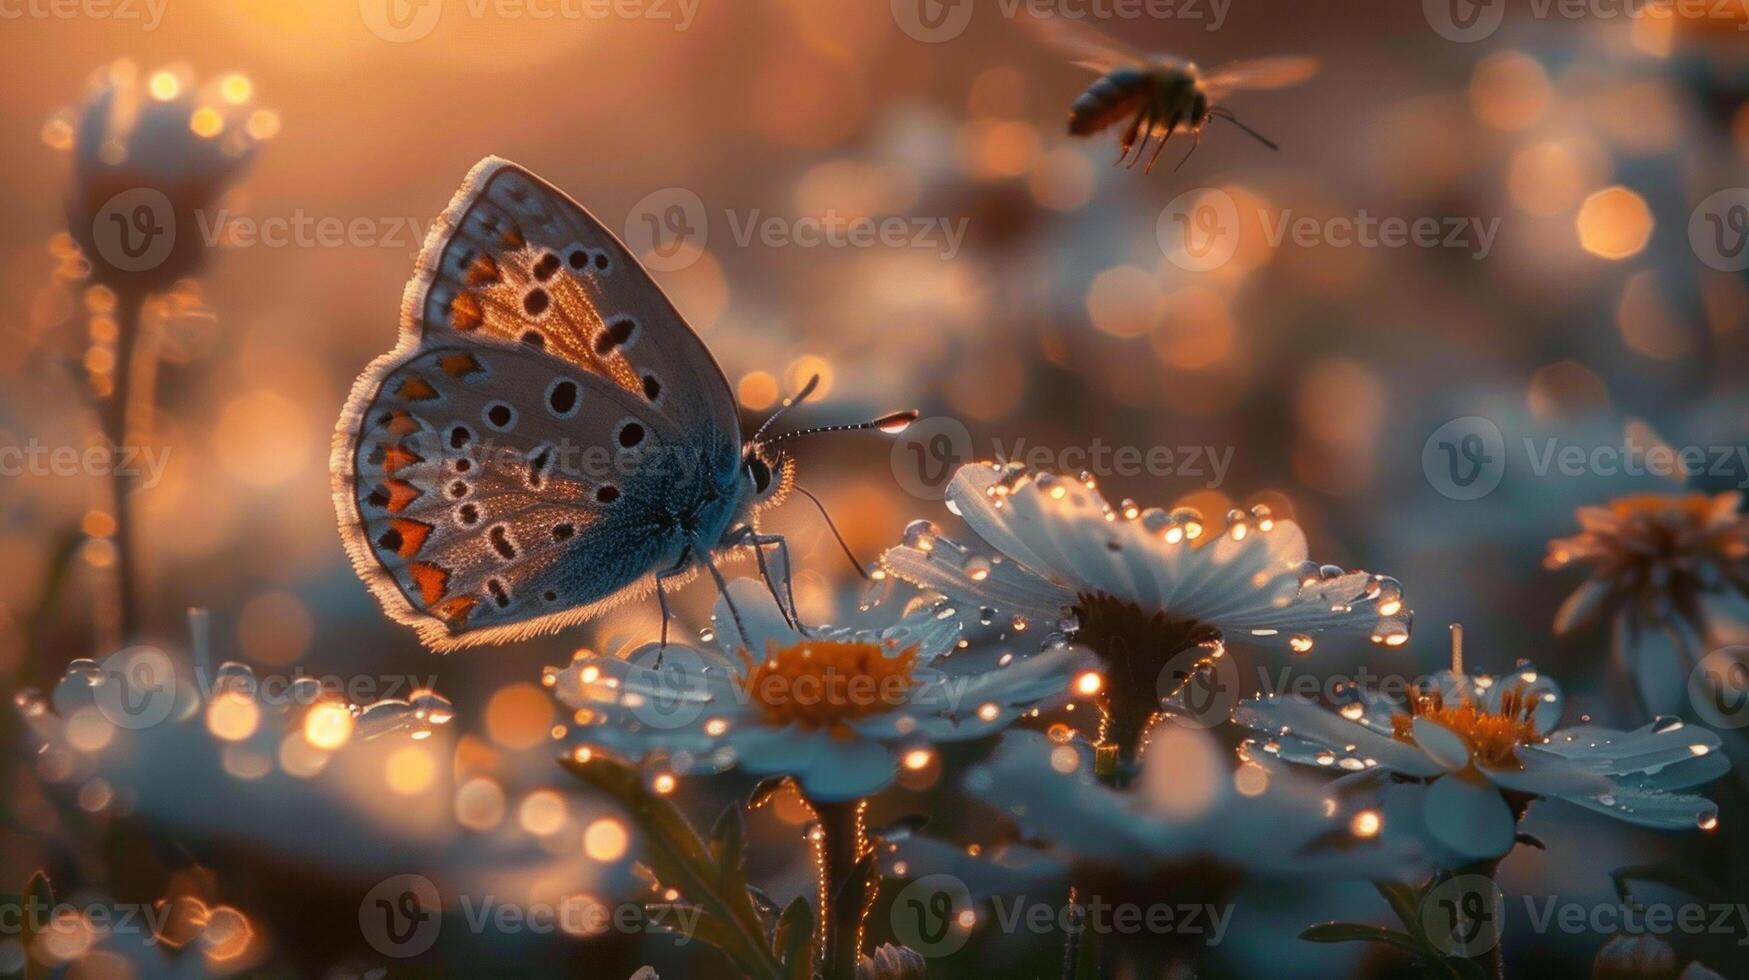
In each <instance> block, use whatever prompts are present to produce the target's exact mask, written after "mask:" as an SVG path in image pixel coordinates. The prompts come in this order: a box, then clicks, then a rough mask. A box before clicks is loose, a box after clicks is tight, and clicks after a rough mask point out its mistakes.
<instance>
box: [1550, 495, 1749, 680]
mask: <svg viewBox="0 0 1749 980" xmlns="http://www.w3.org/2000/svg"><path fill="white" fill-rule="evenodd" d="M1741 503H1742V494H1740V493H1737V492H1727V493H1721V494H1719V495H1717V496H1713V497H1708V496H1706V495H1705V494H1699V493H1691V494H1658V493H1642V494H1633V495H1630V496H1625V497H1619V498H1617V499H1615V500H1613V501H1611V502H1610V504H1609V506H1607V507H1581V508H1579V510H1578V518H1579V527H1580V531H1579V533H1578V534H1575V535H1573V536H1572V537H1567V538H1557V539H1555V540H1554V541H1551V542H1549V551H1548V557H1547V559H1546V560H1545V562H1544V563H1545V564H1546V565H1547V566H1548V567H1549V568H1551V569H1558V568H1566V567H1568V566H1569V565H1580V566H1583V567H1585V568H1586V569H1587V570H1589V571H1590V573H1591V578H1589V579H1588V580H1586V582H1585V583H1584V584H1583V585H1581V586H1579V588H1578V589H1576V590H1575V591H1574V592H1573V594H1572V595H1570V596H1568V597H1567V601H1566V602H1564V603H1562V605H1561V609H1560V611H1559V612H1558V613H1556V614H1555V632H1556V633H1569V632H1572V631H1573V630H1575V629H1578V628H1579V627H1581V626H1585V625H1588V624H1590V623H1594V622H1599V621H1603V622H1607V623H1609V624H1610V626H1611V628H1612V630H1613V633H1614V636H1615V647H1616V651H1617V655H1618V656H1620V657H1621V658H1622V659H1623V662H1624V663H1625V664H1626V665H1627V667H1628V668H1629V672H1630V673H1631V674H1632V675H1633V678H1634V682H1635V685H1636V687H1637V689H1638V691H1639V695H1640V698H1641V701H1642V703H1643V704H1644V706H1645V708H1646V710H1647V711H1649V712H1651V713H1654V714H1657V713H1665V712H1671V711H1675V710H1677V709H1678V707H1679V705H1680V704H1681V699H1682V697H1683V695H1684V692H1685V690H1686V686H1685V685H1686V683H1687V679H1688V676H1689V673H1690V672H1691V671H1692V670H1693V668H1694V665H1695V663H1696V662H1697V661H1698V660H1699V659H1700V656H1701V650H1700V647H1701V645H1702V641H1703V639H1704V638H1705V637H1706V635H1707V633H1708V632H1709V626H1710V624H1711V623H1712V622H1713V619H1714V616H1715V615H1716V614H1718V613H1720V612H1723V611H1726V610H1735V609H1741V603H1742V602H1743V601H1744V599H1745V597H1746V596H1749V521H1745V520H1744V519H1743V517H1742V515H1741V514H1739V513H1738V508H1739V506H1740V505H1741Z"/></svg>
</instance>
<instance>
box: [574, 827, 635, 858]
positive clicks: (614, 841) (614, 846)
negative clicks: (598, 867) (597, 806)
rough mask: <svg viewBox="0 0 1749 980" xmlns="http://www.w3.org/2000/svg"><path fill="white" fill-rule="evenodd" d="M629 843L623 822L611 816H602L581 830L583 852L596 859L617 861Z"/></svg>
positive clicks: (629, 836) (629, 838) (628, 835)
mask: <svg viewBox="0 0 1749 980" xmlns="http://www.w3.org/2000/svg"><path fill="white" fill-rule="evenodd" d="M630 843H631V835H630V834H628V833H626V828H625V824H623V823H620V822H619V821H618V820H615V819H614V818H612V817H603V818H601V819H600V820H597V821H595V822H594V823H591V824H590V825H589V827H588V828H587V829H586V830H584V831H583V853H585V854H587V855H589V856H590V857H591V858H593V859H595V860H597V861H618V860H619V859H620V858H622V857H625V853H626V847H627V846H628V845H629V844H630Z"/></svg>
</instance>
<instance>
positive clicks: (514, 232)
mask: <svg viewBox="0 0 1749 980" xmlns="http://www.w3.org/2000/svg"><path fill="white" fill-rule="evenodd" d="M498 240H499V241H501V242H503V243H504V247H505V248H521V247H522V246H524V245H526V244H528V242H527V240H526V239H524V238H523V237H522V229H520V228H517V227H516V226H515V225H512V226H510V227H509V228H506V229H504V234H503V235H500V236H499V238H498Z"/></svg>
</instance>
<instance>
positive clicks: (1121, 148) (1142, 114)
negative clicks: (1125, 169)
mask: <svg viewBox="0 0 1749 980" xmlns="http://www.w3.org/2000/svg"><path fill="white" fill-rule="evenodd" d="M1153 116H1154V114H1153V112H1152V111H1151V107H1149V106H1147V105H1144V106H1142V108H1141V109H1139V110H1137V111H1136V118H1134V119H1132V120H1130V127H1129V128H1128V129H1126V130H1124V134H1123V142H1121V143H1119V144H1118V154H1117V162H1116V163H1113V164H1112V166H1114V167H1117V166H1122V165H1123V162H1124V161H1125V160H1127V159H1129V155H1130V148H1131V147H1133V146H1135V144H1136V134H1137V133H1141V134H1142V145H1143V146H1144V147H1145V146H1147V145H1148V137H1147V126H1146V124H1147V123H1149V122H1151V121H1152V120H1153ZM1136 157H1137V159H1140V158H1141V153H1139V152H1138V153H1137V154H1136ZM1130 166H1132V167H1133V166H1135V164H1133V163H1132V164H1130Z"/></svg>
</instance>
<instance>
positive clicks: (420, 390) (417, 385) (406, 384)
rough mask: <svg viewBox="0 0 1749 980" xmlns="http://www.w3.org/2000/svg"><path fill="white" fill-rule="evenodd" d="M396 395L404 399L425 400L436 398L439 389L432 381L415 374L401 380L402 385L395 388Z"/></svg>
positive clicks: (412, 400) (410, 400) (411, 400)
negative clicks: (432, 385)
mask: <svg viewBox="0 0 1749 980" xmlns="http://www.w3.org/2000/svg"><path fill="white" fill-rule="evenodd" d="M395 396H396V397H398V398H400V399H401V400H402V401H409V402H424V401H430V400H431V399H433V398H436V397H437V389H436V388H433V387H431V382H429V381H427V380H425V379H424V378H421V377H418V376H416V375H415V376H409V377H408V378H407V379H406V380H404V381H402V382H401V387H399V388H397V389H395Z"/></svg>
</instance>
